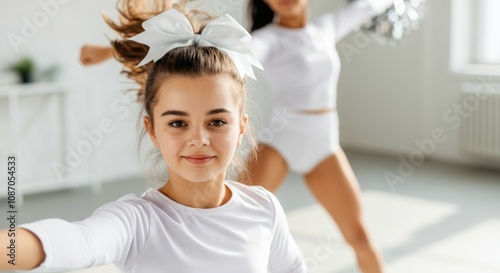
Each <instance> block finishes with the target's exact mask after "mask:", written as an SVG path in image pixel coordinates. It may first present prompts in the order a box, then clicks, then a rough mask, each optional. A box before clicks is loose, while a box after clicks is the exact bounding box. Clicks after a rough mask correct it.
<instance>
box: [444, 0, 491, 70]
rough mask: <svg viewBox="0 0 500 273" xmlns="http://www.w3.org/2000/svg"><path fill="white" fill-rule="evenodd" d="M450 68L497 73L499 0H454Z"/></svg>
mask: <svg viewBox="0 0 500 273" xmlns="http://www.w3.org/2000/svg"><path fill="white" fill-rule="evenodd" d="M452 4H453V6H452V22H451V26H452V38H451V56H450V60H451V69H452V70H453V71H454V72H457V73H461V74H488V75H500V32H499V31H498V30H495V28H498V26H500V16H499V13H498V12H499V11H500V1H499V0H454V1H453V3H452Z"/></svg>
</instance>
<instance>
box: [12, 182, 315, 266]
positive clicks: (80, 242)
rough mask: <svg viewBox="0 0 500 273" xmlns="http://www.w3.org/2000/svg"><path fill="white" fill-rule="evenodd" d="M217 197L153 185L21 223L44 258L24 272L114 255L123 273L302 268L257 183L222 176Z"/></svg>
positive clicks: (99, 261) (278, 210)
mask: <svg viewBox="0 0 500 273" xmlns="http://www.w3.org/2000/svg"><path fill="white" fill-rule="evenodd" d="M226 185H227V186H228V187H229V188H230V190H231V192H232V196H231V199H230V200H229V201H228V202H227V203H226V204H224V205H222V206H220V207H216V208H212V209H197V208H191V207H186V206H183V205H181V204H179V203H176V202H174V201H173V200H171V199H169V198H168V197H167V196H165V195H163V194H162V193H160V192H159V191H158V190H156V189H150V190H148V191H146V192H145V193H144V194H143V195H142V196H141V197H137V196H135V195H132V194H129V195H126V196H124V197H122V198H120V199H119V200H118V201H114V202H111V203H108V204H105V205H103V206H101V207H100V208H98V209H97V210H96V211H95V212H94V213H93V214H92V216H90V217H89V218H87V219H85V220H83V221H79V222H72V223H70V222H66V221H63V220H60V219H47V220H42V221H38V222H34V223H30V224H24V225H21V227H22V228H25V229H28V230H30V231H31V232H33V233H34V234H36V235H37V236H38V238H39V239H40V240H41V242H42V244H43V249H44V251H45V254H46V258H45V261H44V262H43V263H42V264H41V265H40V266H39V267H37V268H36V269H34V270H30V271H28V272H54V271H55V272H59V271H63V270H64V271H67V270H73V269H79V268H86V267H91V266H98V265H103V264H108V263H112V262H113V263H115V265H116V266H117V267H118V268H120V270H121V272H127V273H132V272H133V273H168V272H172V273H202V272H203V273H205V272H218V273H235V272H238V273H263V272H268V271H267V270H269V272H272V273H275V272H276V273H305V272H306V265H305V262H304V258H303V256H302V254H301V252H300V250H299V248H298V247H297V245H296V243H295V241H294V240H293V238H292V236H291V235H290V232H289V229H288V224H287V221H286V217H285V213H284V211H283V208H282V207H281V205H280V204H279V202H278V201H277V199H276V197H274V195H272V193H270V192H268V191H267V190H265V189H264V188H262V187H257V186H246V185H243V184H241V183H237V182H231V181H227V182H226Z"/></svg>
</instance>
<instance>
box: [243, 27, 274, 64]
mask: <svg viewBox="0 0 500 273" xmlns="http://www.w3.org/2000/svg"><path fill="white" fill-rule="evenodd" d="M249 47H250V50H251V51H252V53H253V54H254V55H255V57H256V58H257V60H259V62H260V63H261V64H262V65H264V67H265V64H266V62H268V61H269V59H270V58H271V56H272V55H273V51H274V50H275V47H276V39H275V37H274V35H273V34H272V33H271V32H270V31H269V30H268V29H267V27H265V28H262V29H258V30H256V31H254V32H252V41H251V42H250V45H249Z"/></svg>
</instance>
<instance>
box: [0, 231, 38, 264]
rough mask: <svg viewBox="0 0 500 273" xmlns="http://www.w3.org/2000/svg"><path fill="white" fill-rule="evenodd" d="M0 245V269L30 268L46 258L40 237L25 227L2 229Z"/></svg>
mask: <svg viewBox="0 0 500 273" xmlns="http://www.w3.org/2000/svg"><path fill="white" fill-rule="evenodd" d="M14 236H15V237H14ZM0 247H1V250H0V255H1V257H2V258H1V259H0V270H29V269H33V268H35V267H37V266H38V265H40V264H41V263H42V262H43V261H44V259H45V252H44V251H43V246H42V242H41V241H40V239H38V237H37V236H36V235H35V234H33V233H31V232H30V231H28V230H26V229H23V228H18V229H16V230H15V232H14V230H2V231H0Z"/></svg>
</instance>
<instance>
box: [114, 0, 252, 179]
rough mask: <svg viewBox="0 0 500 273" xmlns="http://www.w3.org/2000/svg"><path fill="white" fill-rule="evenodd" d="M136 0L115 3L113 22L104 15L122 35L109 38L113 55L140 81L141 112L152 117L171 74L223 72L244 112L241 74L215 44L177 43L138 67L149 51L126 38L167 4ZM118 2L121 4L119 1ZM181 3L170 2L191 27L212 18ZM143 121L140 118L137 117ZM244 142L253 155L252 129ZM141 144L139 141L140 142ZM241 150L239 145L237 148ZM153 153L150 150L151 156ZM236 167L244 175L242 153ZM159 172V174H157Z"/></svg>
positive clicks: (198, 30) (233, 163)
mask: <svg viewBox="0 0 500 273" xmlns="http://www.w3.org/2000/svg"><path fill="white" fill-rule="evenodd" d="M138 2H140V3H142V4H144V3H145V2H144V0H122V1H120V2H119V3H118V6H117V8H118V11H119V14H120V16H121V18H120V22H119V23H114V22H113V21H111V20H110V19H109V18H108V17H105V20H106V22H107V23H108V24H109V25H110V27H111V28H113V29H114V30H116V31H117V32H118V33H120V35H121V37H122V39H118V40H115V41H112V43H111V45H112V47H113V49H114V52H115V58H116V59H117V60H118V61H119V62H121V63H123V64H124V70H123V73H125V74H126V75H127V77H129V78H131V79H133V80H135V81H136V82H137V83H138V84H139V86H140V87H139V90H138V99H139V101H141V102H142V105H143V112H144V113H145V114H146V115H147V116H148V117H149V118H150V119H151V124H154V120H153V108H154V106H155V105H156V103H157V101H158V89H159V87H160V86H161V84H162V83H164V82H165V81H166V80H167V79H169V78H171V77H173V76H189V77H198V76H212V75H225V76H227V77H228V78H229V79H231V81H232V82H233V83H234V87H235V89H234V90H235V92H234V93H233V95H234V96H235V99H236V102H237V103H238V105H240V111H241V112H240V114H243V113H244V112H245V106H246V103H247V96H246V89H245V81H244V79H242V78H241V76H240V74H239V72H238V70H237V68H236V66H235V65H234V63H233V62H232V60H231V58H229V56H228V55H227V54H226V53H224V52H222V51H221V50H219V49H217V48H215V47H200V46H197V45H191V46H186V47H179V48H175V49H173V50H171V51H169V52H168V53H167V54H165V56H163V57H162V58H161V59H159V60H158V61H156V62H154V63H153V62H150V63H149V64H147V65H144V66H141V67H137V65H138V64H139V63H140V62H141V61H142V59H144V57H145V56H146V54H147V52H148V47H147V46H146V45H143V44H140V43H137V42H135V41H132V40H127V38H130V37H132V36H134V35H136V34H139V33H140V32H142V31H143V28H142V23H143V22H144V21H146V20H147V19H149V18H151V17H153V16H155V15H157V14H159V13H162V12H163V11H165V9H167V8H168V7H169V6H168V5H167V4H168V3H167V2H168V1H164V2H161V3H156V5H154V4H153V5H151V6H149V10H147V11H143V10H141V8H140V7H143V6H141V5H137V4H138ZM120 4H121V5H120ZM182 7H183V6H182V5H173V6H172V8H175V9H177V10H179V11H180V12H182V13H184V14H185V15H186V17H187V18H188V20H189V21H190V22H191V25H192V27H193V31H194V32H195V33H198V34H199V33H201V31H202V29H203V27H204V26H205V25H206V23H207V22H208V21H210V20H211V19H212V17H210V16H209V15H208V14H206V13H203V12H200V11H189V12H186V11H184V10H183V8H182ZM141 123H142V119H140V120H139V121H138V126H139V124H141ZM141 128H142V130H141V131H142V132H141V134H140V137H139V144H140V143H142V140H143V138H144V136H145V135H146V133H147V131H146V129H145V128H144V126H141ZM246 135H247V138H246V142H247V143H248V144H249V145H248V146H249V148H250V149H249V150H250V156H251V157H254V156H255V154H256V151H255V150H256V149H255V141H254V139H253V137H252V134H251V131H250V130H248V133H246ZM139 147H140V145H139ZM155 150H156V151H153V154H154V156H155V157H156V158H155V159H154V161H155V162H157V161H160V160H159V158H158V156H161V155H160V154H159V151H158V150H157V149H155ZM238 150H242V149H238ZM153 154H151V153H150V154H149V156H152V155H153ZM235 171H240V172H241V173H240V175H241V176H242V177H243V178H246V177H247V170H246V169H245V168H244V161H243V160H242V155H238V152H237V154H236V155H235V156H234V158H233V160H232V161H231V165H230V170H229V174H230V175H232V174H233V175H234V174H235V173H234V172H235ZM157 176H159V175H157Z"/></svg>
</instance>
